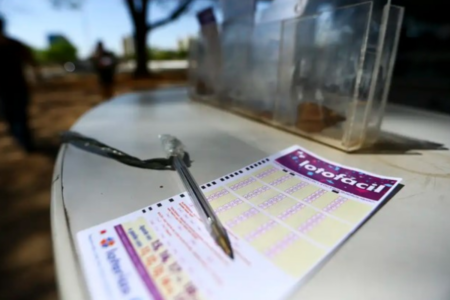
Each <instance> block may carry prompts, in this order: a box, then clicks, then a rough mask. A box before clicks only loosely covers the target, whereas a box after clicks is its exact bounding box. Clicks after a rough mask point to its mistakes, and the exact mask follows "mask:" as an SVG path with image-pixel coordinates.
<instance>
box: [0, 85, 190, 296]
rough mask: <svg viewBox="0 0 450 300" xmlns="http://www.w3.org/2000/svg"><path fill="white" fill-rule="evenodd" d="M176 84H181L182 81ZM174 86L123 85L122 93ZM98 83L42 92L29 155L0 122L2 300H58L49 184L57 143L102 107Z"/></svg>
mask: <svg viewBox="0 0 450 300" xmlns="http://www.w3.org/2000/svg"><path fill="white" fill-rule="evenodd" d="M175 81H176V82H182V80H180V79H179V78H177V79H175ZM168 82H173V80H168V79H166V78H157V79H152V80H145V81H139V82H130V81H127V80H125V79H121V80H120V81H119V86H118V93H123V92H127V91H129V90H136V89H149V88H152V87H156V86H158V85H161V84H167V83H168ZM101 101H102V99H100V96H99V95H98V93H97V90H96V86H95V80H93V79H92V78H91V79H90V80H87V81H86V80H79V79H72V80H67V81H65V82H60V83H58V84H51V85H47V86H44V87H41V88H39V89H38V90H36V91H35V93H34V96H33V104H32V105H31V108H30V119H31V125H32V128H33V134H34V136H35V139H36V143H37V145H38V147H39V149H40V150H39V152H38V153H36V154H31V155H27V154H25V153H24V152H23V151H21V149H20V148H19V147H18V146H17V145H16V144H15V142H14V141H13V140H12V139H11V138H10V137H9V136H8V134H7V128H6V125H5V124H4V123H3V122H1V121H0V299H2V300H3V299H5V300H16V299H17V300H22V299H24V300H25V299H27V300H30V299H31V300H34V299H36V300H50V299H57V298H58V297H57V292H56V285H55V273H54V265H53V255H52V245H51V232H50V211H49V208H50V183H51V176H52V172H53V163H54V159H55V157H56V154H57V151H58V147H59V143H58V133H59V132H61V131H63V130H66V129H68V128H70V126H71V125H72V124H73V123H74V122H75V121H76V120H77V118H78V117H79V116H80V115H81V114H83V113H84V112H85V111H87V110H88V109H90V108H91V107H93V106H94V105H96V104H98V103H100V102H101Z"/></svg>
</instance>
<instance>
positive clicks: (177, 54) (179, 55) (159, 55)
mask: <svg viewBox="0 0 450 300" xmlns="http://www.w3.org/2000/svg"><path fill="white" fill-rule="evenodd" d="M148 54H149V58H150V59H151V60H182V59H187V57H188V53H187V51H186V50H168V49H158V48H150V49H149V50H148Z"/></svg>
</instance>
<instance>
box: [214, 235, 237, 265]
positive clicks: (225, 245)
mask: <svg viewBox="0 0 450 300" xmlns="http://www.w3.org/2000/svg"><path fill="white" fill-rule="evenodd" d="M216 242H217V244H218V245H219V246H220V248H222V250H223V252H225V254H226V255H227V256H228V257H230V258H231V259H234V253H233V248H232V247H231V243H230V240H229V239H228V236H227V235H226V233H225V234H223V235H221V236H220V237H219V238H218V239H217V240H216Z"/></svg>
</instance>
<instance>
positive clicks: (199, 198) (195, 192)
mask: <svg viewBox="0 0 450 300" xmlns="http://www.w3.org/2000/svg"><path fill="white" fill-rule="evenodd" d="M159 139H160V140H161V143H162V145H163V148H164V151H165V152H166V154H167V155H168V156H169V157H171V158H172V159H173V167H174V168H175V170H177V172H178V175H179V176H180V178H181V180H182V181H183V184H184V186H185V187H186V189H187V191H188V193H189V195H190V196H191V198H192V201H193V202H194V205H195V208H196V209H197V212H198V213H199V215H200V216H201V218H202V219H203V222H204V224H205V226H206V228H207V229H208V231H209V233H210V235H211V236H212V238H213V239H214V241H215V242H216V243H217V245H219V247H220V248H222V250H223V251H224V252H225V254H226V255H228V256H229V257H230V258H234V256H233V249H232V247H231V243H230V239H229V237H228V234H227V231H226V229H225V228H224V227H223V225H222V223H221V222H220V220H219V218H218V217H217V216H216V214H215V213H214V211H213V209H212V208H211V206H210V205H209V203H208V200H207V199H206V197H205V195H203V192H202V191H201V190H200V188H199V186H198V184H197V182H196V181H195V179H194V177H193V176H192V175H191V173H190V171H189V169H188V168H187V166H186V164H185V162H184V160H183V158H184V155H185V151H184V145H183V144H182V143H181V141H180V140H178V139H177V138H176V137H174V136H171V135H168V134H163V135H160V136H159Z"/></svg>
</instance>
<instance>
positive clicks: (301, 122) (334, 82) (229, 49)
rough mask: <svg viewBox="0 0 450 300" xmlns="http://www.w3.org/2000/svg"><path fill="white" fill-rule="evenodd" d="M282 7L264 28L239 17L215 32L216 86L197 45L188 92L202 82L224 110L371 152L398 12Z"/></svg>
mask: <svg viewBox="0 0 450 300" xmlns="http://www.w3.org/2000/svg"><path fill="white" fill-rule="evenodd" d="M284 3H285V4H286V5H287V6H286V8H285V7H282V8H283V9H282V10H280V5H281V2H280V3H279V4H278V6H277V7H278V10H277V12H280V13H279V14H270V12H269V13H268V14H266V15H265V16H266V17H267V18H266V20H267V19H269V20H270V19H271V18H272V21H270V22H265V23H256V24H255V23H254V20H253V15H246V16H239V17H234V18H232V19H231V20H228V21H226V22H224V24H222V26H221V37H220V38H221V65H220V67H221V69H220V71H219V73H220V76H219V78H218V79H217V76H216V78H215V79H214V81H218V82H216V83H212V82H211V80H210V79H211V78H212V77H211V75H208V63H207V62H204V60H205V59H204V57H205V56H208V53H206V52H207V50H208V49H204V47H202V43H201V42H199V43H198V45H197V48H196V49H197V50H195V49H192V52H191V53H192V57H191V58H190V62H191V63H192V64H193V65H192V67H191V68H190V69H189V73H190V80H191V85H192V84H194V81H195V82H196V83H195V84H196V85H197V86H198V85H199V83H198V82H206V83H208V84H209V85H211V86H213V87H214V88H213V89H214V93H213V95H212V96H211V97H210V98H211V99H212V98H214V99H215V101H214V103H219V104H220V105H221V106H222V107H223V108H225V109H228V110H232V111H235V112H238V113H240V114H244V115H246V116H248V117H251V118H254V119H258V120H262V121H264V122H266V123H268V124H270V125H272V126H276V127H279V128H282V129H284V130H288V131H290V132H294V133H297V134H300V135H304V136H307V137H309V138H312V139H315V140H317V141H320V142H322V143H326V144H329V145H331V146H333V147H337V148H340V149H343V150H345V151H354V150H357V149H360V148H363V147H367V146H370V145H372V144H373V143H374V142H376V140H377V138H378V134H379V131H380V126H381V123H382V119H383V114H384V109H385V106H386V101H387V98H388V94H389V89H390V83H391V78H392V71H393V67H394V63H395V57H396V52H397V45H398V41H399V34H400V27H401V23H402V20H403V8H401V7H397V6H392V5H391V4H390V0H373V1H362V0H312V1H308V2H302V3H304V5H303V6H299V5H298V3H297V2H295V1H286V2H284ZM294 3H297V4H296V5H295V6H294ZM289 5H291V6H292V7H289ZM290 9H293V10H295V11H294V12H290ZM281 12H282V13H281ZM281 15H285V16H292V15H295V16H298V17H295V18H290V19H282V17H280V16H281ZM280 19H281V20H280ZM202 49H203V50H202ZM194 50H195V51H194ZM198 93H199V91H198V89H197V90H196V91H194V92H193V94H194V95H193V98H198V97H195V95H196V94H198ZM200 98H201V97H200Z"/></svg>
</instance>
